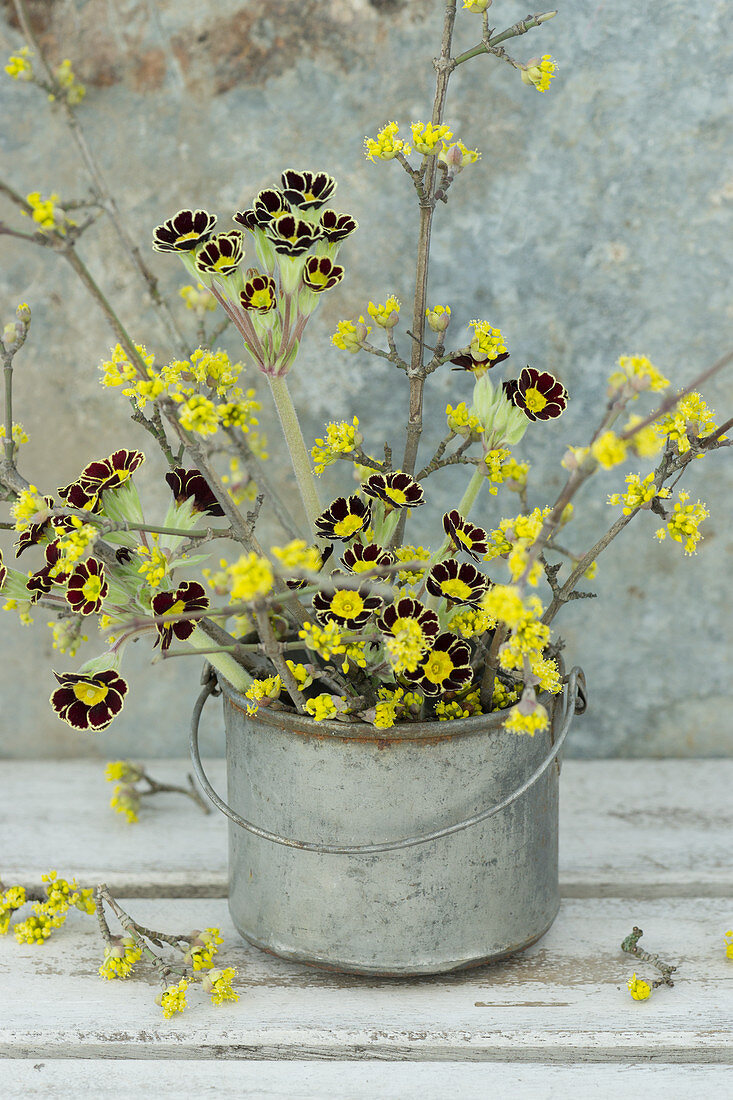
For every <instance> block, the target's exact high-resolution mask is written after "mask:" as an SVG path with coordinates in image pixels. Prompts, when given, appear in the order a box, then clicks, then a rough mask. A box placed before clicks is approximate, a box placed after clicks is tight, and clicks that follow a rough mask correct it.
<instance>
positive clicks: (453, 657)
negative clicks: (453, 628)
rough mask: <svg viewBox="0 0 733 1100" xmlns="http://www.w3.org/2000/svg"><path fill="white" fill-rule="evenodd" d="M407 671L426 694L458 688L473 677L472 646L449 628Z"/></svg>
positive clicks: (439, 693) (405, 672)
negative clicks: (411, 669)
mask: <svg viewBox="0 0 733 1100" xmlns="http://www.w3.org/2000/svg"><path fill="white" fill-rule="evenodd" d="M403 675H404V676H405V677H406V678H407V679H408V680H411V681H412V682H413V683H414V684H416V685H417V686H418V687H419V688H420V690H421V691H422V692H424V694H425V695H443V694H444V693H445V692H446V691H457V690H458V689H459V688H462V687H465V685H466V684H468V683H470V682H471V680H472V679H473V669H472V668H471V647H470V646H469V644H468V642H464V641H461V639H459V638H456V636H455V634H451V633H450V632H448V631H446V632H444V633H443V634H439V635H438V637H437V638H436V639H435V641H434V642H433V644H432V645H431V647H430V650H429V651H428V653H427V654H426V655H425V657H423V659H422V661H421V663H420V664H419V665H418V666H417V668H416V669H414V671H410V670H408V669H406V670H405V671H404V673H403Z"/></svg>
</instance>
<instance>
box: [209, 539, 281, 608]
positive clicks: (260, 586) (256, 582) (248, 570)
mask: <svg viewBox="0 0 733 1100" xmlns="http://www.w3.org/2000/svg"><path fill="white" fill-rule="evenodd" d="M221 565H222V567H223V568H224V569H225V571H226V573H227V576H228V578H229V586H230V591H231V595H232V602H233V603H238V602H239V601H240V600H241V601H247V600H256V599H258V598H259V597H261V596H266V595H267V594H268V593H269V592H270V591H271V590H272V585H273V581H274V576H273V572H272V566H271V565H270V563H269V561H268V560H267V558H261V557H260V556H259V555H258V554H255V553H254V551H252V552H251V553H248V554H242V556H241V557H240V558H238V559H237V561H235V562H233V563H232V564H231V565H227V563H226V562H225V561H223V560H222V562H221Z"/></svg>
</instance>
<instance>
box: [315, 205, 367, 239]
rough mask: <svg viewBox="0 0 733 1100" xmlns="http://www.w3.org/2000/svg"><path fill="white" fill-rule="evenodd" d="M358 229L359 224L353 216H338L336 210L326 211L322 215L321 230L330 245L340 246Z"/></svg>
mask: <svg viewBox="0 0 733 1100" xmlns="http://www.w3.org/2000/svg"><path fill="white" fill-rule="evenodd" d="M358 228H359V223H358V222H357V220H356V218H352V216H351V214H337V213H336V211H335V210H324V211H322V213H321V229H322V230H323V236H324V237H325V238H326V240H327V241H328V243H329V244H340V242H341V241H345V240H346V238H347V237H350V236H351V234H352V233H355V232H356V230H357V229H358Z"/></svg>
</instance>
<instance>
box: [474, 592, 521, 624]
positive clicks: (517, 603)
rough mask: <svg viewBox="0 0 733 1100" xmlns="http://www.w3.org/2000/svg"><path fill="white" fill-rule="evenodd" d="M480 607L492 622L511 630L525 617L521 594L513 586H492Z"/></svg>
mask: <svg viewBox="0 0 733 1100" xmlns="http://www.w3.org/2000/svg"><path fill="white" fill-rule="evenodd" d="M481 607H482V609H483V611H485V612H486V614H487V615H488V616H489V617H490V618H491V619H493V620H494V622H502V623H506V625H507V626H508V627H510V628H512V629H514V627H516V626H519V624H520V623H522V622H523V621H524V619H525V618H526V616H527V609H526V608H525V606H524V600H523V599H522V594H521V592H520V591H519V589H518V588H517V586H516V585H513V584H494V585H492V586H491V588H490V589H489V591H488V592H487V593H486V595H485V596H484V597H483V599H482V600H481Z"/></svg>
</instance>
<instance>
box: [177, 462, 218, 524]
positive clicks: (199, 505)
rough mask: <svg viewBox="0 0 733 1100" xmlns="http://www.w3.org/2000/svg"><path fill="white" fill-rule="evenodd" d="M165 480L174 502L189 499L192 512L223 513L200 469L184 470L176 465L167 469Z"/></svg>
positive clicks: (209, 514) (215, 514)
mask: <svg viewBox="0 0 733 1100" xmlns="http://www.w3.org/2000/svg"><path fill="white" fill-rule="evenodd" d="M165 480H166V481H167V482H168V484H169V486H170V487H171V489H172V490H173V496H174V497H175V501H176V504H183V502H184V501H186V500H190V501H191V511H192V512H203V513H204V514H205V515H207V516H223V515H224V509H223V508H222V506H221V504H219V501H218V500H217V499H216V497H215V496H214V494H213V492H212V491H211V488H210V487H209V483H208V481H207V480H206V478H205V477H204V476H203V474H202V473H201V471H200V470H184V469H183V467H182V466H176V468H175V469H174V470H169V471H168V473H167V474H166V475H165Z"/></svg>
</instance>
